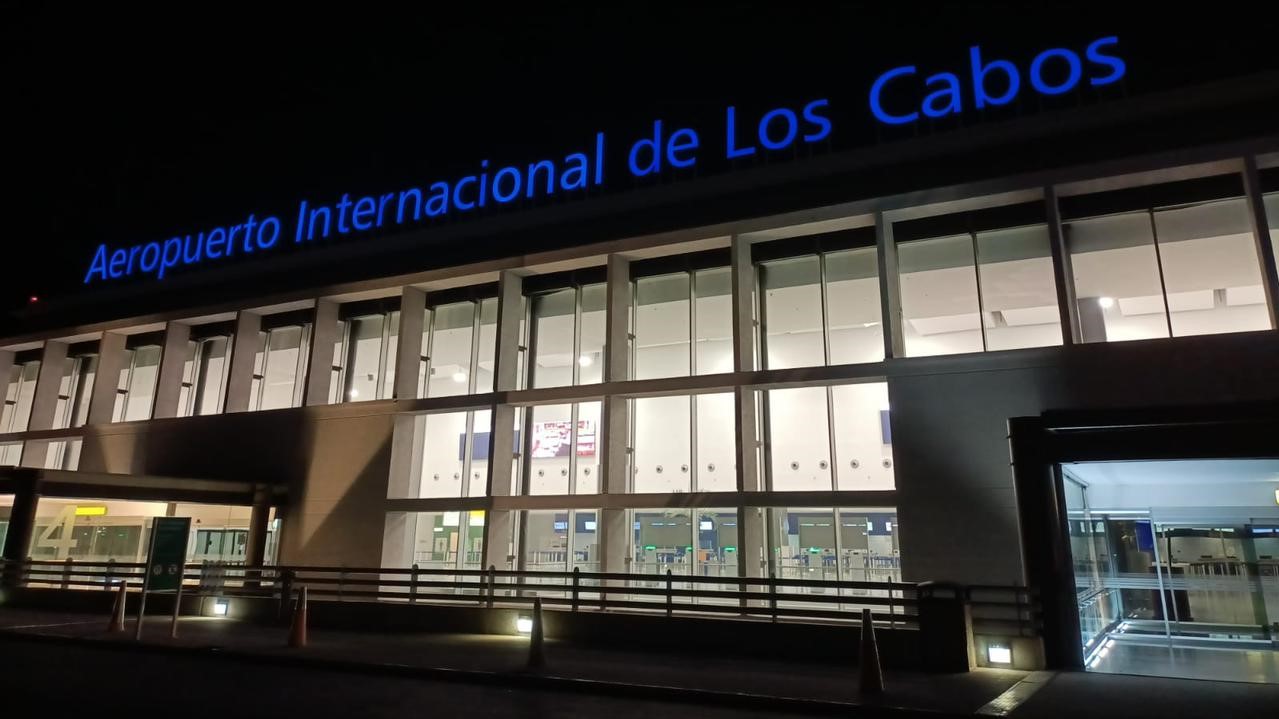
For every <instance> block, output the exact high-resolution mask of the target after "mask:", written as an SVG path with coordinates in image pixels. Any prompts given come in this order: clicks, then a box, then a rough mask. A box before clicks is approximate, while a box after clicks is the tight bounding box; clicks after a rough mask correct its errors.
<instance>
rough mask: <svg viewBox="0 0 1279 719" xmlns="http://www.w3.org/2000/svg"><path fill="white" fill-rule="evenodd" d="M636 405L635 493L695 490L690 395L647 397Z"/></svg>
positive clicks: (633, 484) (636, 401)
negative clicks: (693, 483)
mask: <svg viewBox="0 0 1279 719" xmlns="http://www.w3.org/2000/svg"><path fill="white" fill-rule="evenodd" d="M634 403H635V405H634V406H635V429H634V431H635V445H634V447H635V453H634V460H633V463H632V467H633V468H634V470H633V471H634V474H635V477H634V481H633V482H632V491H633V492H636V493H641V494H642V493H647V492H688V491H690V489H691V488H692V474H691V472H692V468H691V462H692V456H691V454H690V452H689V446H690V441H691V439H692V437H691V433H692V427H691V425H690V423H689V416H690V404H689V398H688V397H687V396H675V397H643V398H639V399H636V400H634Z"/></svg>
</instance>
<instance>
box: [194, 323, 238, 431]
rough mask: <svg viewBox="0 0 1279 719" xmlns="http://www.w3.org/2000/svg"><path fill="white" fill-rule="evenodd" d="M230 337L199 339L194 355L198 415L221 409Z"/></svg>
mask: <svg viewBox="0 0 1279 719" xmlns="http://www.w3.org/2000/svg"><path fill="white" fill-rule="evenodd" d="M230 345H231V342H230V339H229V338H227V337H209V338H207V339H203V340H200V342H199V343H198V346H197V349H196V356H195V368H194V371H195V406H194V413H195V414H198V415H205V414H217V413H219V412H221V411H222V402H223V401H224V399H225V398H226V376H227V371H228V370H229V369H230V367H229V365H230V362H229V359H230V358H229V356H228V355H229V352H230Z"/></svg>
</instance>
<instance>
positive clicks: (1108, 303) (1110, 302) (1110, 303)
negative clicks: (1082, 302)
mask: <svg viewBox="0 0 1279 719" xmlns="http://www.w3.org/2000/svg"><path fill="white" fill-rule="evenodd" d="M1097 304H1099V305H1101V308H1102V309H1103V310H1108V309H1110V308H1111V307H1114V306H1115V298H1114V297H1098V298H1097Z"/></svg>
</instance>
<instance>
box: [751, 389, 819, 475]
mask: <svg viewBox="0 0 1279 719" xmlns="http://www.w3.org/2000/svg"><path fill="white" fill-rule="evenodd" d="M766 396H767V400H768V402H767V407H768V440H767V443H766V447H767V450H768V455H769V457H770V462H769V471H770V476H771V478H772V487H771V489H772V490H774V491H779V492H785V491H798V490H829V489H831V481H830V435H829V427H828V423H827V419H826V388H825V387H800V388H796V389H775V390H769V391H768V392H767V393H766Z"/></svg>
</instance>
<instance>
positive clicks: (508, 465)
mask: <svg viewBox="0 0 1279 719" xmlns="http://www.w3.org/2000/svg"><path fill="white" fill-rule="evenodd" d="M497 295H498V297H497V344H496V347H495V348H494V353H495V363H494V368H493V390H494V391H496V392H510V391H513V390H515V389H516V388H517V387H518V386H519V381H520V379H519V365H520V320H521V319H522V318H523V314H524V313H523V311H522V305H523V299H524V278H523V277H522V276H520V275H518V274H516V273H514V272H512V271H510V270H504V271H503V272H502V273H501V275H500V276H499V277H498V281H497ZM515 417H516V409H515V407H513V406H511V405H509V404H501V403H499V404H494V405H493V407H492V413H491V418H492V419H491V424H490V426H489V463H488V496H490V497H507V496H510V495H511V484H512V482H513V481H514V479H515V477H514V467H513V464H514V462H513V460H514V451H515V450H514V447H515ZM518 514H519V513H518V512H515V511H511V510H493V509H490V510H489V511H488V512H487V513H486V514H485V517H484V560H483V561H484V565H483V566H484V567H486V568H487V567H489V566H494V567H497V568H498V569H514V564H515V562H514V561H513V560H512V559H511V558H512V557H513V556H514V554H515V544H514V541H513V539H514V536H515V533H514V531H513V530H514V527H515V521H516V519H517V518H518Z"/></svg>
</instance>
